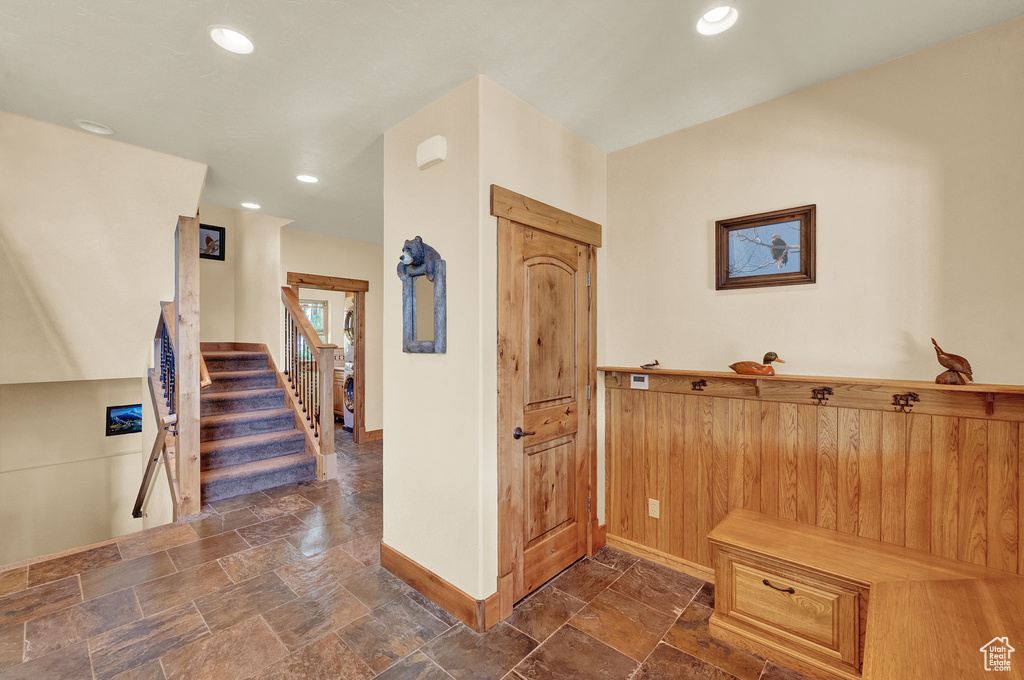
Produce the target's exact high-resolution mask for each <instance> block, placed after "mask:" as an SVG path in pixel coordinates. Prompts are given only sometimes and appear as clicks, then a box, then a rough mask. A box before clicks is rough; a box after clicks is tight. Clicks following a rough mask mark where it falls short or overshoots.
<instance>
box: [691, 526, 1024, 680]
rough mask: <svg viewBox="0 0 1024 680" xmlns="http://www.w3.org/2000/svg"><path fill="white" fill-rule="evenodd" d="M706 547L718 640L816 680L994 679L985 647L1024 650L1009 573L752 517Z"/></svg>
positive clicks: (1020, 593)
mask: <svg viewBox="0 0 1024 680" xmlns="http://www.w3.org/2000/svg"><path fill="white" fill-rule="evenodd" d="M708 538H709V540H710V541H711V544H712V546H713V550H714V564H715V612H714V614H713V615H712V617H711V622H710V627H711V634H712V635H714V636H715V637H718V638H721V639H724V640H726V641H729V642H732V643H734V644H738V645H740V646H743V647H746V648H748V649H751V650H752V651H754V652H755V653H757V654H759V655H761V656H763V657H765V658H768V659H770V660H773V661H776V662H777V663H779V664H781V665H783V666H788V667H790V668H793V669H795V670H799V671H800V672H802V673H804V674H807V675H809V676H811V677H815V678H821V679H822V680H835V679H836V678H842V679H844V680H856V679H858V678H862V677H863V678H869V679H871V678H876V679H879V680H880V679H882V678H894V679H895V678H899V679H900V680H903V679H904V678H915V677H920V678H925V677H927V678H935V679H936V680H937V679H939V678H966V677H974V675H975V674H977V676H978V677H985V673H986V672H985V671H984V664H983V658H982V656H983V655H982V653H981V651H980V647H981V646H982V645H984V644H985V643H987V642H988V641H989V640H991V639H992V638H994V637H997V636H998V637H1002V636H1009V638H1010V642H1011V643H1013V642H1016V641H1018V640H1019V643H1020V644H1024V614H1022V613H1021V612H1022V611H1024V578H1021V577H1019V576H1015V575H1013V574H1010V573H1008V572H1003V571H998V570H995V569H990V568H988V567H982V566H978V565H974V564H971V563H967V562H960V561H957V560H953V559H949V558H945V557H939V556H936V555H931V554H928V553H924V552H921V551H918V550H913V549H910V548H905V547H901V546H895V545H891V544H888V543H883V542H881V541H876V540H872V539H867V538H861V537H858V536H853V535H850V534H846V533H841V532H837V531H832V530H829V529H822V528H820V527H816V526H810V525H806V524H800V523H797V522H793V521H789V520H785V519H780V518H778V517H771V516H768V515H762V514H760V513H756V512H752V511H749V510H739V509H737V510H733V511H732V512H730V513H729V515H728V516H726V518H725V519H724V520H723V521H722V522H721V523H720V524H719V525H718V526H717V527H715V528H714V529H713V530H712V531H711V533H710V534H709V535H708ZM982 592H988V593H989V595H990V596H991V597H989V599H987V600H986V599H984V598H982V599H981V600H980V601H978V606H975V607H970V606H963V607H961V609H965V610H966V611H962V612H960V613H958V614H957V615H956V616H951V613H952V612H951V610H950V609H949V606H950V602H951V601H952V600H954V599H957V598H959V599H960V600H963V601H964V604H965V605H966V604H967V603H969V602H970V601H971V600H972V598H979V597H982V596H981V595H979V593H982ZM1004 596H1005V598H1004ZM1004 599H1009V602H1008V603H1004ZM996 601H998V602H1000V603H1001V604H1000V605H999V606H988V607H986V606H985V604H984V603H985V602H990V603H991V602H996ZM1015 601H1016V604H1014V602H1015ZM908 603H910V604H908ZM979 608H980V610H979ZM989 630H990V631H991V634H989V633H988V632H986V631H989ZM986 635H988V637H985V636H986ZM979 637H984V639H977V638H979ZM904 638H910V639H906V640H905V641H904V642H900V641H899V640H901V639H904ZM1021 649H1022V651H1021V658H1020V669H1021V670H1024V648H1021ZM926 669H931V670H930V671H926ZM1015 670H1016V669H1015ZM1002 677H1015V676H1014V675H1006V676H1002ZM1021 677H1024V675H1022V676H1021Z"/></svg>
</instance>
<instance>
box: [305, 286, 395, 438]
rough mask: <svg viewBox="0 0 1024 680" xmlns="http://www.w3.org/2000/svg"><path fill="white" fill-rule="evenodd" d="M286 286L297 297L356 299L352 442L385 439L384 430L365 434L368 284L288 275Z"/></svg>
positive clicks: (354, 307) (354, 306)
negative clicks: (312, 292) (305, 291)
mask: <svg viewBox="0 0 1024 680" xmlns="http://www.w3.org/2000/svg"><path fill="white" fill-rule="evenodd" d="M287 282H288V285H289V286H291V288H292V290H293V291H295V296H296V297H298V295H299V288H313V289H316V290H331V291H335V292H338V293H352V294H353V295H354V296H355V300H354V303H353V309H355V321H356V333H355V336H356V338H355V343H354V344H355V356H354V357H353V358H354V361H353V362H352V373H353V378H354V385H353V387H354V388H355V400H356V408H355V411H353V412H352V439H353V440H354V441H355V443H356V444H365V443H366V442H370V441H375V440H378V439H383V438H384V431H383V430H373V431H371V432H367V431H366V406H365V405H366V293H367V292H369V290H370V282H369V281H364V280H362V279H346V278H343V277H341V276H322V275H320V274H301V273H298V272H288V274H287Z"/></svg>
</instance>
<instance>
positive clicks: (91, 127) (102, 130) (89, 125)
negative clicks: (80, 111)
mask: <svg viewBox="0 0 1024 680" xmlns="http://www.w3.org/2000/svg"><path fill="white" fill-rule="evenodd" d="M75 125H77V126H78V127H80V128H82V129H83V130H85V131H86V132H95V133H96V134H98V135H112V134H114V129H113V128H109V127H107V126H106V125H104V124H103V123H97V122H96V121H94V120H86V119H84V118H79V119H78V120H76V121H75Z"/></svg>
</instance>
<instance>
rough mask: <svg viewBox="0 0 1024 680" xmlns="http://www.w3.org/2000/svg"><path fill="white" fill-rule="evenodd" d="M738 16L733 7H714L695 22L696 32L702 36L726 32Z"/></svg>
mask: <svg viewBox="0 0 1024 680" xmlns="http://www.w3.org/2000/svg"><path fill="white" fill-rule="evenodd" d="M739 16H740V13H739V12H737V11H736V8H735V7H729V6H723V7H716V8H715V9H713V10H711V11H710V12H707V13H706V14H705V15H704V16H702V17H701V18H700V20H698V21H697V32H698V33H700V34H702V35H717V34H719V33H721V32H723V31H728V30H729V29H730V28H732V25H733V24H735V23H736V20H737V19H738V18H739Z"/></svg>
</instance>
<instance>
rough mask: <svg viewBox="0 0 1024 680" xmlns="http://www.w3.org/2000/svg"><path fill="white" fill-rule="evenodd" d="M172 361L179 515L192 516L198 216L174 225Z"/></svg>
mask: <svg viewBox="0 0 1024 680" xmlns="http://www.w3.org/2000/svg"><path fill="white" fill-rule="evenodd" d="M175 236H176V247H175V251H174V259H175V281H174V283H175V286H174V288H175V290H174V312H175V313H174V318H175V322H174V324H173V326H174V352H175V356H174V360H175V383H176V386H175V396H176V399H177V402H178V403H177V404H176V407H175V414H176V415H177V416H178V419H177V421H176V425H175V429H177V431H178V434H177V436H176V437H175V439H176V441H175V449H176V452H177V466H178V470H177V475H176V479H177V480H178V494H179V497H178V516H179V517H187V516H189V515H194V514H196V513H197V512H199V510H200V509H201V507H202V499H201V498H200V495H201V481H200V476H201V473H200V461H199V449H200V441H199V440H200V431H199V427H200V426H199V409H200V396H199V391H200V382H201V379H200V374H199V364H200V362H201V354H200V351H199V218H198V217H186V216H184V215H182V216H180V217H178V226H177V227H176V229H175Z"/></svg>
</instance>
